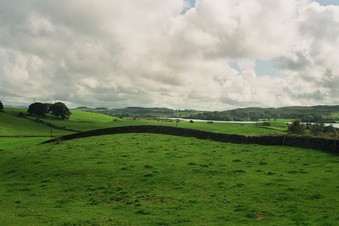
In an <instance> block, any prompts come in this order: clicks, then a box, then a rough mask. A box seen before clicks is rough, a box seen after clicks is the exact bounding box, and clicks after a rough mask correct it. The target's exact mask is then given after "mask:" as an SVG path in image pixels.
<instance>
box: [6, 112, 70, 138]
mask: <svg viewBox="0 0 339 226" xmlns="http://www.w3.org/2000/svg"><path fill="white" fill-rule="evenodd" d="M50 133H51V128H49V127H47V126H45V125H42V124H39V123H36V122H33V121H31V120H28V119H25V118H21V117H18V116H16V114H15V115H14V114H11V113H7V112H6V113H0V136H50ZM53 134H54V135H55V136H60V135H65V134H69V132H66V131H63V130H57V129H54V130H53Z"/></svg>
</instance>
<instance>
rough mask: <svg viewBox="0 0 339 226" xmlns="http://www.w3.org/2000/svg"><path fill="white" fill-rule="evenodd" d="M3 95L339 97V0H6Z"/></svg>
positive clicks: (23, 99)
mask: <svg viewBox="0 0 339 226" xmlns="http://www.w3.org/2000/svg"><path fill="white" fill-rule="evenodd" d="M0 4H1V8H0V100H1V101H2V102H3V103H4V104H5V105H29V104H30V103H32V102H33V100H34V99H35V100H36V101H39V102H48V103H53V102H56V101H62V102H64V103H66V104H67V105H68V106H70V107H77V106H89V107H113V108H120V107H127V106H141V107H168V108H173V109H197V110H228V109H234V108H240V107H281V106H292V105H305V106H310V105H323V104H326V105H336V104H339V88H338V87H339V63H338V62H339V56H338V54H339V51H338V50H339V0H326V1H325V0H323V1H321V0H319V1H314V0H227V1H226V0H196V1H193V0H138V1H135V0H100V1H93V0H60V1H55V0H43V1H42V0H25V1H19V0H0Z"/></svg>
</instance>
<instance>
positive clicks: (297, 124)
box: [288, 120, 306, 134]
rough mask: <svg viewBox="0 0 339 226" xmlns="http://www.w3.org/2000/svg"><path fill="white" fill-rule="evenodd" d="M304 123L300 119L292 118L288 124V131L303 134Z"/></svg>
mask: <svg viewBox="0 0 339 226" xmlns="http://www.w3.org/2000/svg"><path fill="white" fill-rule="evenodd" d="M305 129H306V128H305V125H303V124H302V123H301V121H300V120H294V121H293V122H292V124H290V125H289V126H288V133H293V134H303V133H305Z"/></svg>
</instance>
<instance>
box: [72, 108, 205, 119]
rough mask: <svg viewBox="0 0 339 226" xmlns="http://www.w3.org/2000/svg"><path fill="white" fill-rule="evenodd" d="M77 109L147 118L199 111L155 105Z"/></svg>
mask: <svg viewBox="0 0 339 226" xmlns="http://www.w3.org/2000/svg"><path fill="white" fill-rule="evenodd" d="M77 109H79V110H84V111H92V112H99V113H104V114H108V115H115V116H121V117H146V118H154V117H156V118H159V117H162V118H168V117H184V116H187V115H191V114H194V113H198V112H199V111H195V110H174V109H170V108H162V107H153V108H145V107H125V108H117V109H114V108H110V109H107V108H95V109H93V108H88V107H82V108H77Z"/></svg>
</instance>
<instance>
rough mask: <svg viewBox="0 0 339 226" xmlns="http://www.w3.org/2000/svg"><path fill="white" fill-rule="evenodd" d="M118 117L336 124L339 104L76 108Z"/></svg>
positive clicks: (338, 116) (338, 118)
mask: <svg viewBox="0 0 339 226" xmlns="http://www.w3.org/2000/svg"><path fill="white" fill-rule="evenodd" d="M78 109H80V110H84V111H92V112H100V113H104V114H108V115H115V116H120V117H145V118H159V117H183V118H192V119H205V120H221V121H248V120H251V121H256V120H259V119H278V118H284V119H301V120H302V121H308V122H335V121H338V120H339V105H332V106H330V105H318V106H309V107H306V106H290V107H281V108H260V107H248V108H237V109H232V110H227V111H196V110H174V109H170V108H160V107H154V108H145V107H126V108H118V109H112V108H111V109H107V108H95V109H94V108H88V107H81V108H78Z"/></svg>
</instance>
